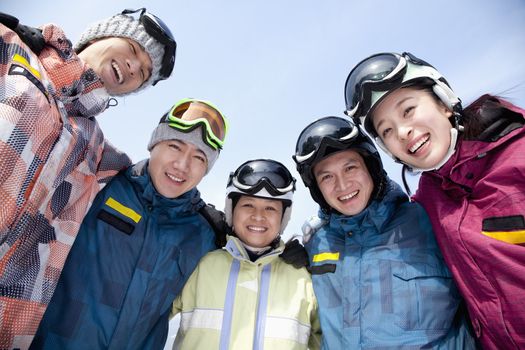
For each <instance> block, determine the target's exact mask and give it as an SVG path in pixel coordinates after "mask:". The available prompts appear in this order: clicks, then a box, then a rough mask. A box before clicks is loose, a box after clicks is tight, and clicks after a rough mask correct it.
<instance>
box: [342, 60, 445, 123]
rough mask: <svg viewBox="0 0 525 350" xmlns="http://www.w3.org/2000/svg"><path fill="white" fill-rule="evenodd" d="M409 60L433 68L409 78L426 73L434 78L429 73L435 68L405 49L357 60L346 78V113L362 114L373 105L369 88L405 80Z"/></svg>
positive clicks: (391, 85) (388, 87) (386, 87)
mask: <svg viewBox="0 0 525 350" xmlns="http://www.w3.org/2000/svg"><path fill="white" fill-rule="evenodd" d="M410 64H413V65H415V66H423V67H430V68H432V69H431V71H426V70H420V71H418V72H417V73H416V76H414V77H412V78H417V77H427V76H428V77H429V78H434V77H433V76H431V75H434V74H433V71H435V69H434V68H433V67H432V66H431V65H430V64H428V63H427V62H425V61H423V60H420V59H419V58H417V57H415V56H414V55H412V54H410V53H408V52H404V53H402V54H401V55H400V54H397V53H379V54H375V55H372V56H370V57H368V58H365V59H364V60H362V61H361V62H359V63H358V64H357V65H356V66H355V67H354V68H353V69H352V71H351V72H350V74H349V75H348V78H347V79H346V83H345V101H346V111H345V114H346V115H348V116H349V117H358V116H362V115H365V114H366V113H367V112H368V110H369V109H370V108H371V107H372V96H371V94H372V90H375V91H388V90H391V89H394V88H397V87H399V86H400V85H401V84H402V83H403V82H404V81H406V80H408V78H407V77H406V73H407V67H408V66H409V65H410ZM427 74H428V75H427ZM417 75H420V76H417Z"/></svg>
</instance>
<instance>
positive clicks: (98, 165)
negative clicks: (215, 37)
mask: <svg viewBox="0 0 525 350" xmlns="http://www.w3.org/2000/svg"><path fill="white" fill-rule="evenodd" d="M175 47H176V44H175V40H174V39H173V36H172V35H171V33H170V31H169V29H168V28H167V27H166V25H165V24H164V23H163V22H162V21H161V20H160V19H158V18H157V17H155V16H154V15H152V14H150V13H148V12H146V10H145V9H141V10H137V11H124V12H123V13H120V14H117V15H115V16H113V17H110V18H108V19H105V20H103V21H100V22H98V23H95V24H93V25H92V26H90V27H89V28H88V29H87V30H86V31H85V32H84V33H83V34H82V36H81V38H80V40H79V41H78V42H77V44H76V45H75V47H73V45H72V43H71V41H70V40H69V39H68V38H67V37H66V35H65V34H64V32H63V31H62V30H61V29H60V28H58V27H57V26H55V25H52V24H48V25H44V26H42V27H41V28H30V27H27V26H24V25H21V24H20V23H19V22H18V20H17V19H16V18H14V17H12V16H9V15H6V14H2V13H0V52H1V54H0V78H1V79H0V81H1V82H0V130H1V132H0V169H1V170H0V173H1V174H0V200H1V203H2V208H1V210H0V310H1V313H0V348H2V349H8V348H9V349H10V348H22V349H25V348H27V347H28V346H29V344H30V342H31V339H32V338H33V335H34V334H35V332H36V329H37V327H38V323H39V321H40V319H41V317H42V315H43V314H44V311H45V309H46V306H47V304H48V303H49V301H50V299H51V296H52V294H53V291H54V289H55V286H56V283H57V281H58V278H59V276H60V273H61V270H62V267H63V264H64V261H65V259H66V257H67V254H68V252H69V250H70V248H71V245H72V244H73V242H74V240H75V237H76V235H77V232H78V229H79V227H80V223H81V222H82V219H83V217H84V215H85V213H86V212H87V210H88V209H89V205H90V204H91V203H92V201H93V199H94V197H95V195H96V194H97V192H98V191H99V190H100V189H101V188H102V187H103V186H104V185H105V184H106V183H107V182H108V181H109V180H110V179H111V177H113V176H114V175H115V174H117V172H118V171H120V170H121V169H124V168H126V167H127V166H129V165H130V164H131V161H130V159H129V157H128V156H126V155H125V154H123V153H121V152H119V151H118V150H116V149H115V148H114V147H112V146H111V144H109V143H108V142H107V141H106V140H105V139H104V135H103V133H102V130H101V129H100V127H99V125H98V123H97V120H96V119H95V118H94V117H95V116H96V115H98V114H99V113H101V112H103V111H104V110H105V109H106V108H107V107H108V101H109V99H110V97H111V96H121V95H126V94H129V93H132V92H134V91H138V90H141V89H143V88H146V87H148V86H151V85H154V84H155V83H157V82H158V81H159V80H163V79H167V78H168V77H169V76H170V74H171V71H172V69H173V64H174V60H175Z"/></svg>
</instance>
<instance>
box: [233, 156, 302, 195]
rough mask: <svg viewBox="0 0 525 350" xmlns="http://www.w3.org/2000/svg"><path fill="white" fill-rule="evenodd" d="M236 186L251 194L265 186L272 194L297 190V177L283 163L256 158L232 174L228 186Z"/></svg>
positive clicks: (255, 193)
mask: <svg viewBox="0 0 525 350" xmlns="http://www.w3.org/2000/svg"><path fill="white" fill-rule="evenodd" d="M232 185H233V186H234V187H236V188H237V189H239V190H241V191H242V192H244V193H246V194H249V195H257V193H258V192H259V191H261V190H262V189H263V188H264V189H266V191H268V193H269V194H271V195H272V196H283V195H285V194H287V193H289V192H293V191H295V179H294V178H293V176H292V174H290V172H289V171H288V169H287V168H286V167H285V166H284V165H283V164H281V163H279V162H277V161H275V160H271V159H256V160H250V161H248V162H245V163H243V164H242V165H241V166H240V167H239V168H237V170H236V171H235V172H233V173H231V174H230V178H229V180H228V187H230V186H232Z"/></svg>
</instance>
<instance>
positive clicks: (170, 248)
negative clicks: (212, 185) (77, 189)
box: [31, 161, 215, 350]
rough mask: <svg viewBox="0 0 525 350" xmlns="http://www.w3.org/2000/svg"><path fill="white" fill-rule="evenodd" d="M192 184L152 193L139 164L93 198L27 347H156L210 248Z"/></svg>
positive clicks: (207, 229)
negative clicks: (177, 192) (168, 194)
mask: <svg viewBox="0 0 525 350" xmlns="http://www.w3.org/2000/svg"><path fill="white" fill-rule="evenodd" d="M204 204H205V203H204V202H203V200H202V199H201V198H200V194H199V192H198V190H196V189H193V190H191V191H189V192H187V193H185V194H183V195H182V196H180V197H178V198H176V199H167V198H165V197H163V196H161V195H159V194H158V193H157V191H156V190H155V188H154V187H153V184H152V182H151V180H150V177H149V174H148V172H147V162H145V161H144V162H141V163H138V164H137V165H135V166H133V167H131V168H129V169H128V170H127V171H126V172H124V173H120V174H119V175H117V176H116V177H115V178H114V179H113V180H112V181H111V182H110V183H109V184H108V185H107V186H106V187H105V188H104V190H102V191H101V192H100V193H99V194H98V195H97V197H96V199H95V201H94V203H93V206H92V207H91V209H90V210H89V212H88V214H87V216H86V218H85V219H84V221H83V223H82V225H81V228H80V232H79V234H78V236H77V239H76V241H75V243H74V245H73V248H72V249H71V252H70V254H69V256H68V258H67V261H66V264H65V266H64V270H63V272H62V275H61V277H60V279H59V282H58V286H57V288H56V291H55V294H54V295H53V297H52V299H51V303H50V304H49V307H48V309H47V311H46V313H45V315H44V318H43V320H42V323H41V324H40V327H39V329H38V331H37V335H36V337H35V340H34V341H33V343H32V345H31V348H32V349H40V348H45V349H90V350H92V349H118V350H122V349H162V348H163V346H164V343H165V341H166V337H167V332H168V321H169V313H170V311H171V305H172V303H173V301H174V299H175V297H176V296H177V295H178V294H179V293H180V291H181V290H182V287H183V286H184V284H185V282H186V280H187V279H188V278H189V276H190V275H191V273H192V272H193V270H194V269H195V267H196V266H197V263H198V261H199V260H200V258H201V257H202V256H204V255H205V254H206V253H208V252H209V251H211V250H213V249H215V243H214V237H215V235H214V233H213V231H212V229H211V227H210V226H209V224H208V222H207V221H206V220H205V219H204V217H202V216H201V215H200V214H199V213H198V210H199V209H200V208H201V207H202V206H204Z"/></svg>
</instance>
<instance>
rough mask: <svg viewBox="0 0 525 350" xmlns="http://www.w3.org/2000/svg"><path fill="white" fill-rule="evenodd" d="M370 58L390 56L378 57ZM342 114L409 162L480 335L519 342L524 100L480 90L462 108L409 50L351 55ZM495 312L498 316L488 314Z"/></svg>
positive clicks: (523, 285)
mask: <svg viewBox="0 0 525 350" xmlns="http://www.w3.org/2000/svg"><path fill="white" fill-rule="evenodd" d="M378 61H380V62H382V63H385V62H386V61H388V62H390V63H391V64H378ZM345 96H346V102H347V114H348V115H350V116H352V117H354V119H355V121H356V122H358V123H359V122H361V123H362V124H363V126H364V127H365V128H366V129H367V130H368V132H369V133H370V134H371V135H374V136H375V137H376V142H377V143H378V144H379V145H380V146H381V147H382V148H383V149H384V150H385V151H386V152H388V153H389V154H390V155H391V156H392V157H393V158H394V159H396V160H397V161H398V162H400V163H402V164H403V165H404V168H408V169H410V170H411V171H419V172H421V171H422V172H423V173H422V175H421V178H420V182H419V188H418V191H417V193H416V195H415V196H414V199H415V201H417V202H418V203H421V205H422V206H423V207H424V208H425V210H426V211H427V213H428V215H429V216H430V219H431V221H432V226H433V229H434V231H435V232H436V238H437V240H438V242H439V243H440V245H441V246H442V247H446V249H443V255H444V257H445V260H446V262H447V264H448V266H449V267H450V269H451V270H452V271H453V272H454V277H455V280H456V283H457V284H458V286H459V288H460V290H461V292H462V294H463V295H464V296H465V298H466V299H465V301H466V304H467V306H468V310H469V314H470V317H471V319H472V327H473V329H474V330H475V333H476V337H478V338H479V341H480V343H481V345H482V346H483V347H484V348H485V347H486V348H488V349H492V348H494V349H496V348H499V347H501V344H509V345H508V347H512V348H516V349H521V348H524V347H525V328H524V325H525V308H524V307H521V306H525V305H523V302H521V301H520V302H518V303H521V304H519V305H520V307H516V306H517V305H516V302H515V298H514V296H515V295H523V294H524V290H525V277H524V276H525V274H524V273H523V271H524V266H525V247H524V246H525V219H524V217H525V206H524V203H525V197H524V193H525V176H524V175H523V174H525V162H524V156H523V155H524V153H525V152H524V151H525V138H524V137H523V136H524V135H525V127H524V125H525V110H524V109H523V108H520V107H518V106H515V105H513V104H512V103H510V102H508V101H506V100H504V99H502V98H500V97H496V96H491V95H488V94H486V95H482V96H480V97H479V98H478V99H477V100H476V101H475V102H474V103H472V104H471V105H469V106H467V107H466V108H465V109H463V107H462V104H461V100H460V99H459V98H458V96H457V95H456V93H455V92H454V91H453V90H452V88H451V87H450V85H449V83H448V82H447V80H446V79H445V78H444V77H443V76H442V75H441V73H439V72H438V71H437V70H436V69H435V68H434V67H433V66H431V65H430V64H429V63H427V62H425V61H423V60H421V59H419V58H417V57H415V56H414V55H412V54H409V53H406V52H405V53H402V54H398V53H380V54H376V55H373V56H370V57H368V58H366V59H364V60H363V61H361V62H360V63H358V64H357V65H356V66H355V67H354V68H353V69H352V71H351V72H350V74H349V75H348V79H347V84H346V86H345ZM494 315H500V316H501V317H494Z"/></svg>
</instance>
